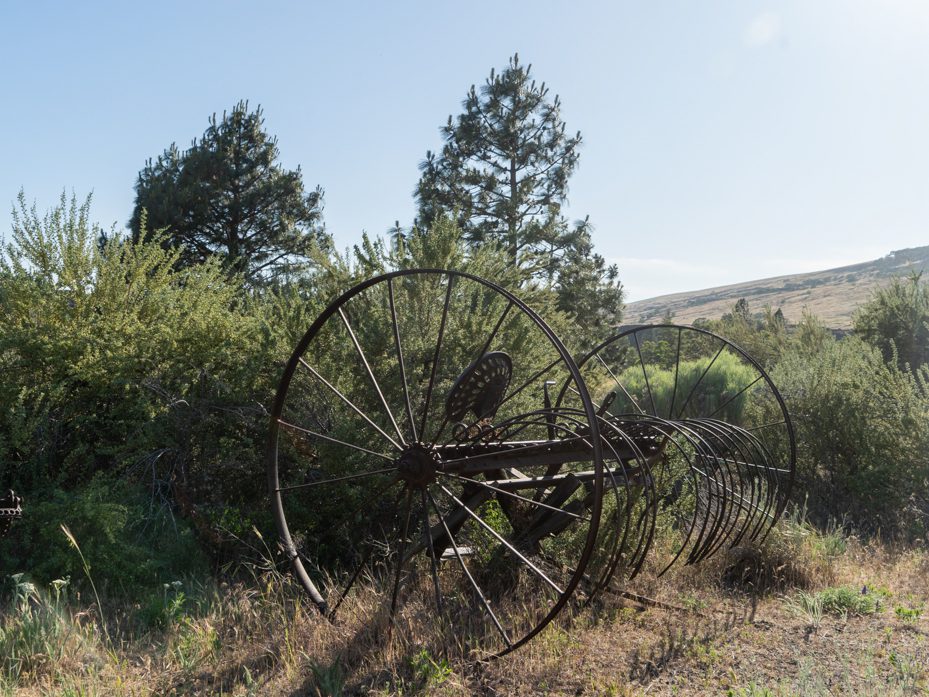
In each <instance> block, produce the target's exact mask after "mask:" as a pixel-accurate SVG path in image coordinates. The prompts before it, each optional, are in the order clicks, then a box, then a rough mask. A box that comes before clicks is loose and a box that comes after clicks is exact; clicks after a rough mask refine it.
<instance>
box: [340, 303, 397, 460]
mask: <svg viewBox="0 0 929 697" xmlns="http://www.w3.org/2000/svg"><path fill="white" fill-rule="evenodd" d="M339 317H341V318H342V323H343V324H344V325H345V329H346V330H347V331H348V335H349V336H350V337H351V339H352V344H354V346H355V350H356V351H357V352H358V357H359V358H360V359H361V362H362V363H364V367H365V370H366V371H367V373H368V377H370V378H371V384H372V385H374V391H375V392H377V396H378V397H379V398H380V400H381V404H383V405H384V411H386V412H387V418H389V419H390V423H391V424H392V425H393V427H394V431H396V432H397V437H398V438H399V439H400V442H401V443H403V444H404V445H406V441H404V440H403V434H402V433H400V427H399V426H398V425H397V420H396V419H394V415H393V412H391V411H390V407H389V406H387V400H386V399H384V393H383V392H381V386H380V385H379V384H378V382H377V378H375V377H374V371H372V370H371V364H370V363H368V358H367V356H365V353H364V351H363V350H362V349H361V344H359V343H358V337H357V336H355V331H354V330H353V329H352V325H351V324H349V321H348V317H346V316H345V312H344V311H343V310H342V308H341V307H340V308H339Z"/></svg>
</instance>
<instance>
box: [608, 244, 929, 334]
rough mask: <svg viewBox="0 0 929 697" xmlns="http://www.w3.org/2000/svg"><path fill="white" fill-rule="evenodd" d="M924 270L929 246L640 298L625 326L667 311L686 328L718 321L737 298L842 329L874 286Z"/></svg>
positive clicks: (628, 308) (790, 317) (791, 317)
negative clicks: (810, 316) (809, 316)
mask: <svg viewBox="0 0 929 697" xmlns="http://www.w3.org/2000/svg"><path fill="white" fill-rule="evenodd" d="M927 267H929V246H927V247H914V248H911V249H901V250H898V251H895V252H891V253H890V254H888V255H887V256H885V257H882V258H881V259H876V260H874V261H866V262H863V263H861V264H853V265H851V266H842V267H839V268H837V269H828V270H826V271H815V272H813V273H802V274H794V275H792V276H776V277H774V278H764V279H761V280H758V281H748V282H746V283H736V284H733V285H729V286H719V287H717V288H707V289H705V290H696V291H691V292H688V293H673V294H671V295H661V296H659V297H657V298H649V299H647V300H639V301H637V302H634V303H629V304H628V305H627V306H626V316H625V322H626V323H627V324H634V323H637V322H654V321H657V320H659V319H661V317H663V316H664V315H665V314H666V313H667V312H669V311H670V312H671V314H672V316H673V318H674V321H675V322H676V323H680V324H690V323H692V322H693V321H694V320H696V319H698V318H700V317H705V318H707V319H715V318H718V317H720V316H721V315H722V314H723V313H725V312H728V311H730V310H731V309H732V306H733V305H734V304H735V302H736V301H737V300H739V298H745V299H746V300H747V301H748V303H749V307H751V308H752V310H755V311H757V310H760V309H761V308H763V307H765V306H766V305H770V306H771V307H773V308H781V310H782V311H783V313H784V316H785V317H786V318H787V321H788V322H796V321H797V320H799V319H800V316H801V314H802V312H803V308H808V309H809V310H810V311H811V312H812V313H813V314H815V315H816V316H818V317H819V318H820V319H821V320H822V321H823V322H824V323H825V324H826V326H828V327H832V328H834V329H847V328H850V327H851V326H852V314H853V313H854V311H855V308H856V307H858V306H859V305H860V304H861V303H863V302H865V301H866V300H867V299H868V298H869V297H870V295H871V293H872V292H873V291H874V289H875V288H877V287H879V286H881V285H883V284H886V283H887V282H888V281H889V280H890V279H891V278H893V277H894V276H900V275H906V274H909V273H912V272H920V271H922V270H924V269H925V268H927Z"/></svg>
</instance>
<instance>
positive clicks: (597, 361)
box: [557, 325, 796, 575]
mask: <svg viewBox="0 0 929 697" xmlns="http://www.w3.org/2000/svg"><path fill="white" fill-rule="evenodd" d="M578 367H579V368H580V372H581V375H582V376H583V379H584V381H585V383H586V386H587V388H588V390H589V394H590V396H591V399H592V400H593V402H594V404H598V405H600V409H599V411H603V412H604V418H605V419H606V420H607V421H608V422H609V423H610V424H612V425H613V426H614V427H615V428H616V429H617V430H618V431H623V432H626V433H630V434H633V439H634V440H636V441H637V442H650V443H653V444H657V447H655V449H654V451H653V454H652V455H651V456H649V457H647V458H646V459H647V460H648V467H649V470H650V477H651V480H652V481H653V482H654V496H653V497H652V498H651V499H649V498H648V497H647V496H646V497H643V499H642V502H641V503H640V506H641V507H642V509H643V510H651V511H652V513H653V514H654V515H655V517H656V520H657V522H656V526H657V527H658V528H659V529H662V528H664V529H667V528H673V529H675V530H677V531H678V532H677V533H676V534H677V536H678V537H679V543H678V545H677V546H676V547H675V548H673V549H672V550H671V552H670V553H667V552H666V553H665V554H664V558H662V559H659V560H658V563H657V569H658V570H659V574H661V573H664V572H665V571H667V570H668V568H670V566H671V565H673V564H674V563H675V562H676V561H678V560H683V561H684V562H685V563H687V564H692V563H696V562H699V561H701V560H703V559H706V558H707V557H709V556H711V555H712V554H714V553H716V552H717V551H719V550H720V549H722V548H723V547H726V546H729V547H732V546H735V545H738V544H740V543H742V542H743V541H748V540H761V539H763V538H764V536H765V535H766V534H767V533H768V532H769V531H770V529H771V528H772V527H773V525H774V523H775V522H776V521H777V519H778V518H779V517H780V515H781V514H782V513H783V510H784V507H785V506H786V504H787V500H788V497H789V495H790V492H791V488H792V486H793V478H794V469H795V462H796V445H795V440H794V433H793V426H792V424H791V421H790V416H789V414H788V412H787V408H786V406H785V404H784V401H783V399H782V397H781V395H780V393H779V392H778V390H777V388H776V387H775V385H774V384H773V382H772V381H771V379H770V377H769V376H768V374H767V372H766V371H765V370H764V369H763V368H762V366H761V365H759V364H758V362H757V361H755V360H754V359H752V358H751V357H750V356H749V355H748V354H747V353H746V352H745V351H743V350H742V349H741V348H739V347H738V346H736V345H734V344H732V343H731V342H729V341H727V340H726V339H724V338H722V337H720V336H718V335H716V334H713V333H712V332H708V331H706V330H703V329H698V328H693V327H685V326H679V325H644V326H635V327H629V328H626V329H623V330H621V331H620V332H619V333H618V334H616V335H615V336H613V337H611V338H609V339H608V340H606V341H604V342H603V343H601V344H600V345H598V346H597V347H595V348H594V349H593V350H591V351H590V352H588V353H587V354H585V355H583V356H582V357H581V358H580V359H579V360H578ZM572 388H573V385H572V384H565V385H564V386H563V387H562V389H561V391H560V393H559V397H558V400H557V403H558V405H559V406H562V407H564V406H567V405H570V404H571V403H572V401H573V399H574V398H576V394H575V391H574V390H573V389H572ZM611 394H612V395H613V398H612V401H611V402H610V403H609V404H607V402H608V401H610V397H609V395H611ZM603 432H605V429H604V428H601V433H603ZM606 475H607V477H608V476H609V469H607V471H606ZM650 543H651V541H648V542H647V543H645V545H646V549H645V550H644V551H643V550H639V552H640V553H642V554H644V553H645V552H646V551H648V550H647V547H648V545H650ZM630 575H634V574H630Z"/></svg>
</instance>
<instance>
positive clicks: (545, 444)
mask: <svg viewBox="0 0 929 697" xmlns="http://www.w3.org/2000/svg"><path fill="white" fill-rule="evenodd" d="M530 425H533V426H535V425H537V424H530ZM585 438H586V437H585V436H572V437H571V438H564V439H561V440H555V441H548V440H543V441H540V442H538V443H529V444H528V445H518V446H516V447H515V448H506V449H501V450H498V451H494V452H488V453H481V454H479V455H466V456H465V457H457V458H454V459H452V460H445V462H443V463H442V466H443V467H448V466H449V465H463V464H467V463H469V462H473V461H474V460H486V459H487V458H488V457H500V456H503V455H512V454H514V453H522V454H525V452H526V451H527V450H538V449H539V448H551V447H553V446H556V445H557V446H560V445H561V444H562V443H571V442H574V441H579V440H585Z"/></svg>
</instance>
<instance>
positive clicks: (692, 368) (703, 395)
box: [610, 350, 757, 424]
mask: <svg viewBox="0 0 929 697" xmlns="http://www.w3.org/2000/svg"><path fill="white" fill-rule="evenodd" d="M711 361H712V366H711V367H710V369H709V370H707V366H709V365H710V362H711ZM645 371H646V372H647V373H648V385H647V386H646V383H645V376H644V375H643V372H642V367H641V366H638V365H634V366H632V367H630V368H627V369H626V370H624V371H623V373H622V374H621V375H620V376H619V381H620V382H621V383H622V384H623V385H624V386H625V387H626V389H627V390H628V392H629V394H630V395H631V396H632V397H633V398H635V400H636V402H637V403H638V404H640V405H642V406H643V407H644V408H647V409H648V410H649V411H651V410H652V407H653V406H654V409H655V412H654V413H656V414H668V413H669V412H670V407H671V400H672V399H675V400H676V410H675V411H677V410H679V409H680V407H682V406H685V405H684V404H682V402H684V400H685V395H688V394H690V393H691V391H692V390H693V388H694V386H695V385H697V383H698V381H699V385H700V389H699V390H698V391H697V393H696V394H695V395H694V396H693V397H692V398H691V400H690V401H689V402H687V404H686V408H685V409H684V412H683V413H682V414H680V416H678V418H687V417H688V416H706V415H707V414H711V413H714V412H715V411H716V409H717V408H719V407H721V406H722V407H723V408H722V409H721V410H720V411H719V412H718V413H716V414H715V418H718V419H722V420H724V421H728V422H729V423H734V424H738V423H741V422H742V416H743V410H744V407H745V403H746V401H747V399H748V397H749V393H748V392H745V393H743V394H741V395H739V396H738V397H735V399H732V401H731V402H730V401H729V400H730V399H731V398H732V397H733V396H734V395H736V394H737V393H738V392H739V391H740V390H742V389H743V388H744V387H745V386H746V385H747V384H749V383H751V382H752V381H753V380H754V379H755V378H756V377H757V373H756V372H755V369H754V368H753V367H752V366H751V365H750V364H748V363H745V362H744V361H743V360H742V359H741V357H739V356H737V355H736V354H735V353H733V352H731V351H728V350H727V351H724V352H723V353H721V354H719V356H718V357H717V358H716V360H715V361H713V356H707V357H703V358H696V359H692V360H682V361H681V362H680V366H679V367H678V368H677V374H676V375H675V369H674V367H673V366H672V367H670V368H662V367H660V365H655V364H647V365H646V366H645ZM704 373H705V374H704ZM675 380H676V383H675ZM649 395H651V397H649ZM650 399H651V400H654V405H652V402H651V401H650ZM727 402H728V404H727ZM610 411H611V412H612V413H615V414H623V413H631V412H634V411H635V408H634V406H633V404H632V403H631V402H630V401H629V400H628V399H627V398H626V397H625V395H623V394H619V395H618V396H617V398H616V401H615V402H614V403H613V405H612V406H611V408H610Z"/></svg>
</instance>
